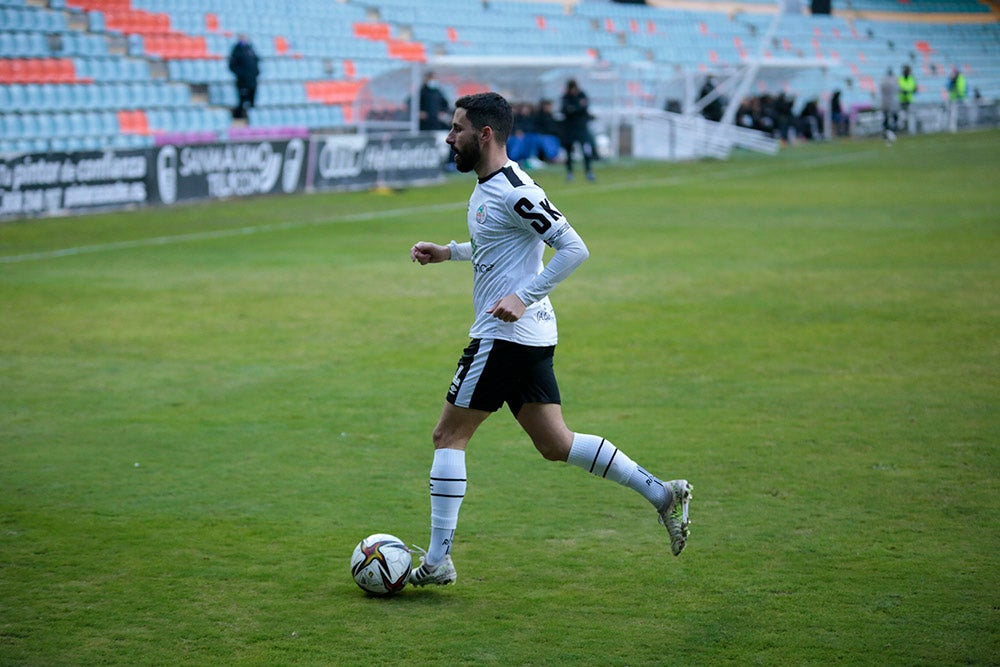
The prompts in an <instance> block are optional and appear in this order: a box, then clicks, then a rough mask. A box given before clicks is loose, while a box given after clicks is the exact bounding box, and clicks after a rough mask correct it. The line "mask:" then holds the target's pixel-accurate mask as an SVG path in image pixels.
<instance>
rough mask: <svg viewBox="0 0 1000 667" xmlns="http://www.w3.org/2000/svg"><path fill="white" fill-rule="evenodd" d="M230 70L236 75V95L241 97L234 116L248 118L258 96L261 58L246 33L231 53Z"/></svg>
mask: <svg viewBox="0 0 1000 667" xmlns="http://www.w3.org/2000/svg"><path fill="white" fill-rule="evenodd" d="M229 71H230V72H232V73H233V74H234V75H236V96H237V98H238V99H239V102H238V103H237V105H236V108H235V109H233V118H246V117H247V109H249V108H251V107H252V106H253V105H254V99H255V98H256V97H257V77H258V76H259V75H260V60H259V59H258V58H257V52H256V51H254V50H253V45H252V44H250V39H249V38H248V37H247V36H246V35H240V37H239V41H238V42H236V45H235V46H234V47H233V50H232V52H231V53H230V54H229Z"/></svg>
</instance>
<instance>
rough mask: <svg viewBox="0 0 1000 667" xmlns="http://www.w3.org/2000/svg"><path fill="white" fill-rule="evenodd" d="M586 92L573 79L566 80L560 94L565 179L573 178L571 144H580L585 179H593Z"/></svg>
mask: <svg viewBox="0 0 1000 667" xmlns="http://www.w3.org/2000/svg"><path fill="white" fill-rule="evenodd" d="M588 105H589V100H588V99H587V93H585V92H583V91H582V90H580V86H578V85H577V83H576V80H575V79H570V80H569V81H567V82H566V90H565V91H564V92H563V96H562V108H561V110H562V115H563V148H565V149H566V180H568V181H571V180H573V146H574V145H575V144H580V152H581V153H583V169H584V171H585V172H586V174H587V180H591V181H592V180H594V172H593V171H591V170H590V161H591V159H592V158H593V157H594V138H593V136H592V135H591V134H590V128H589V126H588V124H589V123H590V119H591V115H590V108H589V107H588Z"/></svg>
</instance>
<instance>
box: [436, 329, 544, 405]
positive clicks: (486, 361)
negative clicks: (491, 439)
mask: <svg viewBox="0 0 1000 667" xmlns="http://www.w3.org/2000/svg"><path fill="white" fill-rule="evenodd" d="M555 351H556V347H555V345H550V346H548V347H530V346H528V345H520V344H518V343H511V342H509V341H506V340H492V339H479V338H476V339H473V340H472V342H471V343H469V346H468V347H467V348H465V351H464V352H463V353H462V358H461V359H459V360H458V370H457V371H456V372H455V377H454V379H453V380H452V381H451V388H450V389H449V390H448V397H447V400H448V402H449V403H451V404H453V405H456V406H458V407H460V408H472V409H474V410H485V411H487V412H496V411H497V410H499V409H500V406H502V405H503V404H504V402H506V403H507V406H508V407H509V408H510V411H511V412H512V413H514V416H515V417H516V416H517V413H518V412H520V411H521V406H522V405H524V404H525V403H559V402H560V400H559V385H558V384H557V383H556V374H555V371H554V370H553V367H552V358H553V356H554V355H555Z"/></svg>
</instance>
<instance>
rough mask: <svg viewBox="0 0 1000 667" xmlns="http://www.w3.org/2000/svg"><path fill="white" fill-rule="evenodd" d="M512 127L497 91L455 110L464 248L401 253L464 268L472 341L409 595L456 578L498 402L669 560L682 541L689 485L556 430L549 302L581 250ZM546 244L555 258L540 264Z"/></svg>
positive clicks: (422, 245) (442, 428) (455, 388)
mask: <svg viewBox="0 0 1000 667" xmlns="http://www.w3.org/2000/svg"><path fill="white" fill-rule="evenodd" d="M512 125H513V114H512V112H511V108H510V105H509V104H508V103H507V100H505V99H504V98H503V97H502V96H500V95H498V94H497V93H480V94H477V95H467V96H465V97H462V98H459V99H458V100H457V101H456V102H455V112H454V116H453V118H452V125H451V130H450V131H449V132H448V137H447V139H445V141H446V142H447V143H448V145H449V146H451V149H452V151H453V152H454V155H455V166H456V167H457V168H458V170H459V171H460V172H463V173H468V172H470V171H474V172H475V173H476V175H477V176H478V177H479V179H478V181H477V183H476V187H475V189H474V190H473V192H472V197H471V198H470V200H469V209H468V225H469V234H470V236H471V239H472V240H471V241H470V242H465V243H456V242H455V241H452V242H451V243H449V244H448V245H438V244H436V243H429V242H426V241H420V242H418V243H416V244H414V245H413V247H412V248H411V249H410V257H411V259H412V260H413V261H414V262H419V263H420V264H421V265H426V264H434V263H438V262H444V261H448V260H451V261H469V262H471V263H472V275H473V281H472V300H473V306H474V309H475V321H474V322H473V324H472V328H471V329H470V331H469V336H470V337H471V338H472V341H471V343H470V344H469V346H468V347H467V348H465V351H464V353H463V354H462V356H461V358H460V360H459V362H458V370H457V372H456V373H455V377H454V379H452V381H451V387H450V389H449V391H448V395H447V399H446V401H445V404H444V408H443V410H442V412H441V417H440V418H439V420H438V422H437V425H436V426H435V427H434V434H433V440H434V461H433V464H432V465H431V472H430V482H431V485H430V496H431V537H430V546H429V549H428V550H427V552H425V554H424V555H423V556H422V557H421V558H420V561H421V563H420V566H419V567H417V568H415V569H414V570H413V572H412V573H411V575H410V583H411V584H413V585H414V586H425V585H427V584H437V585H444V584H450V583H452V582H454V581H455V580H456V578H457V575H456V573H455V566H454V564H453V563H452V559H451V544H452V539H453V537H454V534H455V529H456V527H457V526H458V510H459V507H460V506H461V504H462V499H463V498H464V497H465V490H466V474H465V449H466V446H467V445H468V443H469V440H470V439H471V438H472V435H473V434H474V433H475V432H476V429H477V428H478V427H479V425H480V424H482V423H483V421H485V420H486V418H487V417H489V416H490V414H492V413H494V412H496V411H497V410H499V409H500V407H501V406H502V405H503V403H504V402H506V403H507V406H508V407H509V408H510V411H511V412H512V413H513V414H514V418H515V419H517V421H518V423H519V424H520V425H521V427H522V428H523V429H524V430H525V432H526V433H527V434H528V436H530V437H531V441H532V442H533V443H534V445H535V448H536V449H538V451H539V452H540V453H541V455H542V456H543V457H545V458H546V459H549V460H552V461H567V462H569V463H571V464H573V465H575V466H578V467H580V468H583V469H584V470H586V471H588V472H590V473H592V474H594V475H597V476H598V477H603V478H606V479H611V480H614V481H615V482H618V483H619V484H622V485H623V486H627V487H629V488H631V489H633V490H635V491H636V492H638V493H639V494H641V495H642V496H643V497H644V498H646V500H648V501H649V502H650V503H652V505H653V507H654V508H656V510H657V512H658V514H659V521H660V523H661V524H663V525H664V526H665V527H666V529H667V533H668V534H669V536H670V547H671V550H672V552H673V554H674V555H675V556H676V555H678V554H680V552H681V550H683V549H684V545H685V543H686V542H687V538H688V523H689V521H688V503H689V501H690V498H691V485H690V484H688V482H687V480H683V479H680V480H673V481H670V482H664V481H662V480H660V479H658V478H656V477H654V476H653V475H651V474H650V473H648V472H646V470H644V469H643V468H642V467H641V466H639V465H637V464H636V463H635V462H634V461H633V460H632V459H630V458H629V457H628V456H626V455H625V453H624V452H622V451H621V450H619V449H618V448H617V447H615V446H614V445H613V444H611V442H609V441H608V440H606V439H605V438H602V437H601V436H598V435H587V434H584V433H574V432H573V431H570V430H569V428H568V427H567V426H566V423H565V421H563V414H562V407H561V404H560V399H559V387H558V385H557V384H556V378H555V373H554V371H553V365H552V358H553V354H554V352H555V346H556V342H557V334H556V316H555V313H554V312H553V310H552V304H551V303H550V301H549V297H548V295H549V292H551V291H552V290H553V289H554V288H555V287H556V285H558V284H559V283H560V282H561V281H562V280H563V279H565V278H566V277H567V276H568V275H569V274H570V273H572V272H573V270H574V269H576V267H577V266H579V265H580V264H581V263H582V262H583V261H584V260H586V259H587V257H588V256H589V251H588V250H587V246H586V245H585V244H584V242H583V239H581V238H580V235H579V234H577V232H576V230H574V229H573V227H572V226H571V225H570V224H569V222H568V221H567V220H566V217H565V216H564V215H563V214H562V213H561V212H560V211H559V210H558V209H557V208H556V207H555V206H554V205H553V204H552V203H551V202H549V200H548V199H547V198H546V196H545V192H543V191H542V189H541V188H540V187H538V186H537V185H536V184H535V183H534V181H532V180H531V178H530V177H529V176H528V175H527V174H526V173H525V172H523V171H522V170H521V168H520V167H519V166H518V165H517V163H516V162H513V161H512V160H510V159H509V158H508V157H507V148H506V146H507V137H508V136H510V133H511V127H512ZM545 245H549V246H551V247H552V248H554V249H555V254H554V255H553V256H552V258H551V259H550V260H549V262H548V263H547V264H545V263H543V252H544V250H545Z"/></svg>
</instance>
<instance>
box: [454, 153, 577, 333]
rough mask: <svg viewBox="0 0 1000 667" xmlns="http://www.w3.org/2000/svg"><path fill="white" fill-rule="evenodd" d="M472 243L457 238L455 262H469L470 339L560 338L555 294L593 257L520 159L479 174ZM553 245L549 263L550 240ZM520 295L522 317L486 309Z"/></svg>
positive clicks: (472, 209) (474, 196)
mask: <svg viewBox="0 0 1000 667" xmlns="http://www.w3.org/2000/svg"><path fill="white" fill-rule="evenodd" d="M468 221H469V236H470V238H471V239H472V240H471V242H469V243H456V242H455V241H452V242H451V244H450V247H451V258H452V259H453V260H471V262H472V272H473V282H472V304H473V309H474V311H475V317H476V319H475V321H474V322H473V324H472V328H471V329H470V330H469V336H470V337H471V338H497V339H500V340H508V341H511V342H515V343H520V344H522V345H531V346H546V345H555V344H556V343H557V342H558V330H557V328H556V315H555V311H553V309H552V303H551V302H550V301H549V296H548V295H549V292H551V291H552V290H553V289H554V288H555V286H556V285H558V284H559V283H560V282H561V281H562V280H563V279H564V278H566V276H568V275H569V274H570V273H572V272H573V270H574V269H575V268H576V267H577V266H579V265H580V264H581V263H582V262H583V261H584V260H586V259H587V257H588V256H589V251H588V250H587V246H586V244H584V242H583V239H581V238H580V235H579V234H577V233H576V231H575V230H574V229H573V227H572V226H571V225H570V224H569V222H568V221H567V220H566V218H565V216H563V214H562V213H561V212H560V211H559V210H558V209H556V207H555V206H553V205H552V204H551V203H550V202H549V200H548V199H547V198H546V196H545V192H544V191H543V190H542V189H541V188H540V187H539V186H538V185H536V184H535V182H534V181H533V180H532V179H531V177H530V176H528V175H527V174H526V173H524V171H522V170H521V168H520V167H519V166H518V164H517V163H516V162H513V161H508V162H507V164H505V165H504V166H503V168H502V169H500V170H499V171H497V172H494V173H493V174H490V175H489V176H487V177H485V178H482V179H479V182H478V183H477V184H476V188H475V190H473V192H472V197H471V198H470V199H469V211H468ZM546 244H547V245H549V246H551V247H552V248H554V249H555V251H556V252H555V254H554V255H553V256H552V258H551V259H550V260H549V262H548V264H544V263H543V255H544V252H545V245H546ZM512 292H513V293H516V294H517V296H518V298H520V299H521V301H523V302H524V304H525V305H526V306H527V310H525V312H524V315H523V316H522V317H521V318H520V319H519V320H518V321H517V322H503V321H501V320H498V319H497V318H495V317H493V316H492V315H491V314H490V313H488V312H487V311H488V310H489V309H490V308H491V307H492V306H493V305H494V304H495V303H496V302H497V300H499V299H500V298H502V297H504V296H506V295H508V294H510V293H512Z"/></svg>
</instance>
